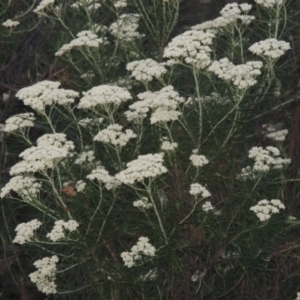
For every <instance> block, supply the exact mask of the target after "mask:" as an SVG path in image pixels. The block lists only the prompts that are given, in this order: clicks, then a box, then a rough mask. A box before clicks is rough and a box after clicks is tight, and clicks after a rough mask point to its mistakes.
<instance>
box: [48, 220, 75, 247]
mask: <svg viewBox="0 0 300 300" xmlns="http://www.w3.org/2000/svg"><path fill="white" fill-rule="evenodd" d="M54 224H55V225H54V227H53V229H52V231H51V232H50V233H48V234H47V235H46V237H47V238H49V239H50V240H52V241H53V242H56V241H58V240H61V239H64V238H65V237H66V235H65V230H69V231H70V232H72V231H75V230H76V229H77V227H78V226H79V224H78V222H76V221H75V220H69V221H67V222H65V221H63V220H58V221H55V223H54Z"/></svg>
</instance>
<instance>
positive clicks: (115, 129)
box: [94, 124, 136, 147]
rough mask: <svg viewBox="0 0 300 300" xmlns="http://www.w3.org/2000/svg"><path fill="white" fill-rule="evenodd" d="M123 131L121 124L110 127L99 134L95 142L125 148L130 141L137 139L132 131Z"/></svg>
mask: <svg viewBox="0 0 300 300" xmlns="http://www.w3.org/2000/svg"><path fill="white" fill-rule="evenodd" d="M122 129H123V127H122V126H121V125H119V124H113V125H109V126H108V127H107V128H106V129H103V130H101V131H99V132H98V134H97V135H96V136H95V137H94V141H99V142H102V143H106V144H112V145H114V146H117V147H124V146H125V145H126V144H127V143H128V141H129V140H130V139H133V138H136V134H135V133H134V132H133V131H132V130H131V129H126V130H125V132H122Z"/></svg>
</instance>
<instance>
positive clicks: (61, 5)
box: [0, 0, 300, 300]
mask: <svg viewBox="0 0 300 300" xmlns="http://www.w3.org/2000/svg"><path fill="white" fill-rule="evenodd" d="M179 4H180V1H179V0H172V1H166V0H158V1H144V0H132V1H126V0H121V1H101V2H100V1H97V0H89V1H83V0H77V1H71V2H70V3H69V2H66V1H60V0H59V1H54V0H42V1H39V3H35V5H33V6H32V7H31V8H29V9H28V11H26V12H25V13H24V16H22V15H20V16H19V17H15V18H16V20H13V21H12V20H11V19H7V20H6V21H5V20H3V22H2V25H1V26H3V27H5V28H6V29H5V30H7V34H8V35H12V34H17V32H15V30H17V28H20V27H21V24H22V20H23V19H22V18H23V17H24V18H25V17H26V16H27V15H28V16H29V17H30V18H32V16H33V15H34V16H35V18H36V19H35V20H38V19H39V20H43V22H49V24H52V25H53V26H54V27H53V28H56V29H57V28H59V30H58V31H57V36H58V37H59V38H58V39H57V41H56V44H55V46H53V47H54V48H55V49H51V50H53V51H52V52H51V53H52V54H51V55H52V58H53V59H55V62H53V65H54V66H56V67H57V66H60V67H62V68H63V69H64V70H67V71H66V72H67V73H68V76H69V77H68V78H69V81H64V82H63V83H62V82H60V81H59V80H58V79H57V78H56V80H53V78H52V79H51V78H48V79H45V78H42V77H40V78H38V80H33V81H34V82H32V84H30V85H29V86H27V87H24V88H21V89H19V90H18V91H16V93H15V97H16V99H18V101H23V104H24V105H25V109H26V112H24V113H21V114H16V115H14V116H11V117H9V118H8V119H7V120H6V122H5V124H4V127H3V132H4V133H5V137H6V140H7V141H10V140H13V139H15V141H18V142H19V141H23V142H24V147H25V149H23V150H22V151H20V152H19V153H18V157H19V161H18V162H17V163H15V164H14V165H12V166H11V168H10V176H11V178H10V179H9V181H8V182H7V183H6V184H5V185H3V187H2V189H1V193H0V197H1V198H2V201H3V203H5V201H11V202H9V203H20V204H21V205H22V206H25V207H26V208H28V209H31V213H30V214H28V215H26V216H25V218H26V222H21V223H20V224H16V226H15V228H13V229H15V231H16V234H15V233H14V234H15V236H11V238H10V241H11V244H12V245H11V246H10V247H11V248H12V249H14V251H15V253H21V252H22V251H23V250H24V249H25V250H24V251H26V253H31V254H32V255H31V256H30V259H31V265H30V266H29V267H28V268H26V274H25V275H24V274H22V276H23V277H22V278H20V282H23V281H26V282H27V283H26V284H27V285H28V284H32V283H33V284H35V285H36V288H37V290H39V291H40V292H42V293H44V294H45V295H47V297H52V298H47V299H69V298H70V297H71V298H72V299H77V298H78V299H100V298H101V299H123V298H124V299H133V298H134V299H187V300H189V299H196V298H197V299H220V298H224V299H225V298H226V297H227V295H228V298H226V299H271V298H272V299H279V298H280V297H284V299H292V297H294V298H295V297H296V294H297V281H296V275H297V272H296V271H295V270H294V268H292V267H291V266H290V264H288V267H287V266H285V265H286V260H289V259H290V258H288V257H285V258H284V260H282V257H283V256H282V255H287V254H289V253H292V252H293V251H295V254H294V255H295V257H297V255H299V253H298V252H297V251H298V249H299V248H300V247H299V242H298V239H297V234H298V223H299V221H297V219H296V220H293V219H291V214H295V216H296V217H299V213H298V211H297V210H296V209H295V201H296V200H297V199H296V198H298V196H297V195H298V194H297V195H296V188H297V186H296V184H297V181H298V180H299V179H297V178H296V175H295V174H297V172H294V173H293V172H291V171H293V170H292V166H291V165H292V162H293V160H292V157H288V155H287V151H286V150H287V149H286V147H285V146H286V144H285V139H286V138H288V137H289V131H288V129H282V126H283V124H280V123H279V122H277V119H278V118H279V117H276V118H275V117H274V115H275V114H276V113H278V115H280V112H282V110H281V109H282V108H285V107H284V105H286V104H288V103H291V102H293V101H294V97H291V95H290V94H288V93H285V92H284V91H283V90H284V88H285V89H288V88H290V87H289V86H288V85H287V84H285V83H284V82H283V81H282V82H283V83H282V84H281V80H283V79H284V78H283V77H284V76H282V70H285V69H284V68H285V64H286V65H288V66H290V64H291V59H290V57H291V51H290V50H291V49H292V47H293V43H291V41H292V40H293V39H292V38H289V35H288V32H289V31H288V29H287V23H288V22H289V21H288V20H287V16H288V14H287V12H288V11H291V12H292V11H293V7H292V5H291V4H290V3H289V2H288V1H279V0H278V1H276V0H272V1H267V0H266V1H259V0H256V1H255V5H254V6H252V5H251V4H249V3H241V4H237V3H230V4H227V5H226V6H225V7H224V8H223V9H222V10H221V11H220V16H219V17H217V18H216V19H214V20H211V21H206V22H203V23H201V24H196V25H193V26H190V27H189V28H186V30H184V31H183V32H182V31H180V32H179V31H176V30H174V28H175V26H176V24H177V22H178V14H179V8H180V6H179ZM69 16H74V20H75V19H77V18H78V19H80V18H82V19H84V20H85V23H84V24H83V25H82V26H78V25H77V24H72V23H70V20H69ZM29 17H28V18H29ZM72 18H73V17H72ZM72 18H71V19H72ZM17 20H18V21H17ZM19 22H20V24H19ZM17 25H18V26H17ZM52 25H51V26H52ZM266 25H268V26H266ZM49 26H50V25H49ZM55 26H56V27H55ZM266 28H267V30H266ZM176 32H177V35H175V33H176ZM279 83H280V84H279ZM281 92H282V93H284V95H283V96H282V97H281ZM276 116H277V115H276ZM274 118H275V119H276V122H277V123H276V124H275V123H274V122H275V121H274ZM265 119H267V120H265ZM254 120H255V121H257V122H258V125H256V126H254ZM283 121H286V120H285V119H284V120H283ZM262 124H263V125H262ZM274 124H275V125H274ZM258 127H259V128H260V129H259V130H257V128H258ZM247 153H248V154H247ZM290 184H294V185H293V186H292V187H291V185H290ZM292 189H293V190H292ZM260 199H264V200H260ZM266 199H272V200H266ZM11 212H12V210H10V211H7V213H3V215H4V222H5V225H6V228H7V229H8V230H7V231H8V234H9V226H8V225H10V224H9V222H8V219H9V217H8V215H9V213H11ZM254 214H255V215H256V217H255V216H254ZM32 216H34V217H32ZM295 249H296V250H295ZM37 250H38V252H37ZM283 253H284V254H283ZM16 255H17V254H16ZM37 258H38V259H37ZM27 260H28V259H27ZM20 266H21V262H20ZM33 266H35V267H36V268H37V271H33V270H34V267H33ZM282 266H285V268H289V271H290V272H291V274H289V276H290V277H289V278H292V279H291V281H293V284H290V283H282V284H281V286H280V287H278V288H277V289H276V291H275V292H276V293H277V294H276V293H275V292H274V291H271V289H270V288H269V286H272V284H273V283H274V282H278V281H280V282H281V281H283V280H282V278H281V277H280V276H279V275H278V277H276V276H275V277H274V274H273V273H272V272H273V271H272V270H273V269H280V268H281V267H282ZM27 269H28V270H27ZM270 270H271V271H270ZM293 272H294V273H293ZM265 274H267V275H266V276H265ZM28 276H29V277H28ZM261 278H264V280H261ZM279 278H281V279H280V280H279ZM294 278H295V279H294ZM28 279H30V281H31V282H30V283H28ZM291 286H292V287H293V289H292V288H291ZM279 290H280V292H278V291H279ZM76 297H77V298H76ZM276 297H277V298H276Z"/></svg>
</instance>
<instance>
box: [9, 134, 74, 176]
mask: <svg viewBox="0 0 300 300" xmlns="http://www.w3.org/2000/svg"><path fill="white" fill-rule="evenodd" d="M74 148H75V146H74V144H73V142H71V141H67V139H66V135H65V134H64V133H55V134H44V135H43V136H41V137H40V138H38V139H37V146H33V147H30V148H28V149H26V150H24V151H23V152H22V153H21V154H20V155H19V156H20V157H22V158H23V160H22V161H20V162H18V163H17V164H15V165H14V166H13V167H12V168H11V170H10V174H11V175H18V174H21V173H31V172H32V173H34V172H38V171H44V170H46V169H51V168H53V166H54V164H55V163H57V162H59V161H60V160H61V159H63V158H65V157H68V156H72V155H73V153H72V150H73V149H74Z"/></svg>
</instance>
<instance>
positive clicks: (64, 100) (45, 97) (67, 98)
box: [16, 80, 79, 111]
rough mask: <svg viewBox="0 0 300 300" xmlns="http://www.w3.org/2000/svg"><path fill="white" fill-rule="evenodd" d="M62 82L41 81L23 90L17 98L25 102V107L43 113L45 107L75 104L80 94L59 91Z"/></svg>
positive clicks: (71, 91)
mask: <svg viewBox="0 0 300 300" xmlns="http://www.w3.org/2000/svg"><path fill="white" fill-rule="evenodd" d="M59 86H60V82H55V81H49V80H45V81H40V82H38V83H36V84H34V85H32V86H29V87H26V88H23V89H21V90H20V91H19V92H18V93H17V94H16V97H17V98H19V99H21V100H23V102H24V104H25V105H28V106H30V107H31V108H33V109H34V110H37V111H43V110H44V109H45V106H47V105H53V104H55V103H57V104H59V105H67V104H70V103H73V102H74V98H76V97H78V96H79V93H78V92H75V91H73V90H65V89H59V88H58V87H59Z"/></svg>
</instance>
